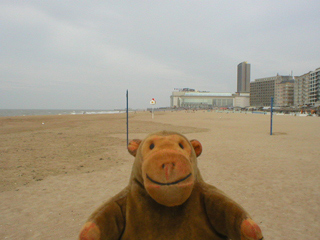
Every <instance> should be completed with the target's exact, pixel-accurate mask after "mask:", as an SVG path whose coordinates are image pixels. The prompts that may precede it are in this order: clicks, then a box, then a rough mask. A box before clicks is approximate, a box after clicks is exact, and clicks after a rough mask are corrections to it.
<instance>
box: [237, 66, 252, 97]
mask: <svg viewBox="0 0 320 240" xmlns="http://www.w3.org/2000/svg"><path fill="white" fill-rule="evenodd" d="M237 93H250V64H249V63H247V62H242V63H239V64H238V72H237Z"/></svg>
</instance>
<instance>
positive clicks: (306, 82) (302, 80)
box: [293, 72, 310, 106]
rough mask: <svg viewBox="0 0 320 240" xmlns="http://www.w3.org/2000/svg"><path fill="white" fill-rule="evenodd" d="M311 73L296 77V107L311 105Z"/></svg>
mask: <svg viewBox="0 0 320 240" xmlns="http://www.w3.org/2000/svg"><path fill="white" fill-rule="evenodd" d="M309 88H310V72H308V73H305V74H303V75H301V76H295V77H294V94H293V95H294V106H304V105H308V104H310V98H309Z"/></svg>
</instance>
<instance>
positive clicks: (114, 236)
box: [79, 191, 126, 240]
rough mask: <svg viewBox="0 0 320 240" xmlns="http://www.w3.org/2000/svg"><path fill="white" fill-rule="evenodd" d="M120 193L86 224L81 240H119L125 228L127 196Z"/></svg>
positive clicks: (100, 208)
mask: <svg viewBox="0 0 320 240" xmlns="http://www.w3.org/2000/svg"><path fill="white" fill-rule="evenodd" d="M123 192H124V191H122V192H120V193H119V194H118V195H117V196H115V197H114V198H112V199H111V200H110V201H108V202H106V203H104V204H103V205H102V206H100V207H99V208H98V209H97V210H96V211H95V212H94V213H93V214H92V215H91V216H90V217H89V219H88V221H87V222H86V223H85V224H84V226H83V227H82V229H81V231H80V235H79V240H118V239H120V237H121V235H122V233H123V230H124V226H125V202H126V196H123Z"/></svg>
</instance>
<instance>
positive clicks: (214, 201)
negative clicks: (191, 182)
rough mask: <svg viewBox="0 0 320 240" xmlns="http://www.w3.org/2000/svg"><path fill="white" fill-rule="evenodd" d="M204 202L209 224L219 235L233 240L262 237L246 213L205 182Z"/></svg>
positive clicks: (259, 239) (255, 239)
mask: <svg viewBox="0 0 320 240" xmlns="http://www.w3.org/2000/svg"><path fill="white" fill-rule="evenodd" d="M204 203H205V207H206V212H207V216H208V218H209V221H210V223H211V225H212V226H213V228H214V229H215V230H216V231H217V232H218V233H220V234H221V235H223V236H227V237H228V238H231V239H233V240H261V239H263V236H262V233H261V230H260V228H259V226H258V225H257V224H256V223H255V222H254V221H253V220H252V219H251V218H250V216H249V215H248V213H247V212H246V211H245V210H244V209H243V208H242V207H241V206H240V205H239V204H237V203H236V202H234V201H233V200H232V199H230V198H229V197H227V196H226V195H225V194H224V193H223V192H222V191H220V190H219V189H217V188H215V187H213V186H210V185H207V184H205V186H204Z"/></svg>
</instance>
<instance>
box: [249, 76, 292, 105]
mask: <svg viewBox="0 0 320 240" xmlns="http://www.w3.org/2000/svg"><path fill="white" fill-rule="evenodd" d="M271 97H273V103H274V106H292V105H293V77H292V76H281V75H279V74H278V75H277V76H274V77H267V78H259V79H256V80H255V81H254V82H251V83H250V106H253V107H265V106H270V105H271Z"/></svg>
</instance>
